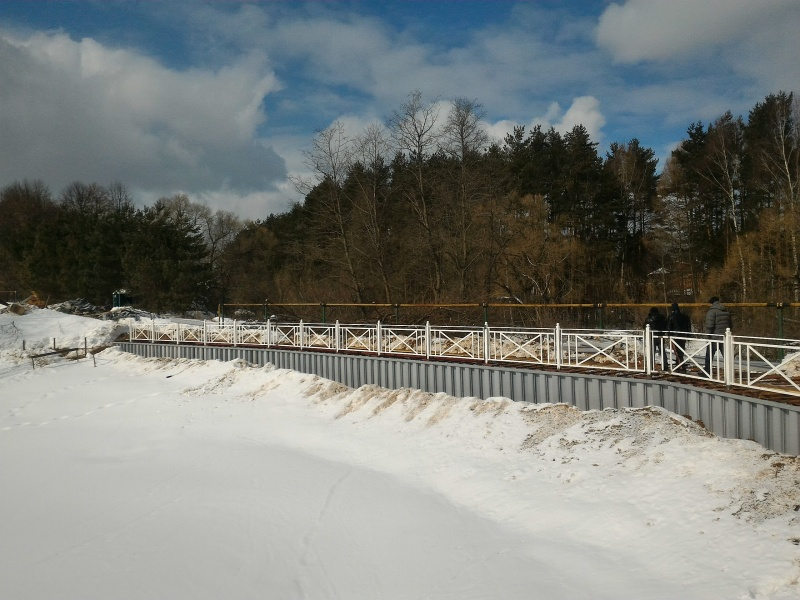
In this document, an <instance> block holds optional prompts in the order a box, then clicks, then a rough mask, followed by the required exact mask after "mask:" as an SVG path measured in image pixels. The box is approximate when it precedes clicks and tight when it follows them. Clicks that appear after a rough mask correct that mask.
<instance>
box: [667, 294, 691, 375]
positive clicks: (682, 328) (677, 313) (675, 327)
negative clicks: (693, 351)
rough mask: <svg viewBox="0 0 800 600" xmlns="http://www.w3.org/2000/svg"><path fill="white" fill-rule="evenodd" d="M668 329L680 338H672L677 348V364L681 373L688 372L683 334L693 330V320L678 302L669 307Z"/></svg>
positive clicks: (674, 346) (673, 344)
mask: <svg viewBox="0 0 800 600" xmlns="http://www.w3.org/2000/svg"><path fill="white" fill-rule="evenodd" d="M667 331H669V333H670V334H676V335H677V336H679V338H678V339H674V340H672V348H673V349H674V350H675V365H676V366H677V370H678V371H679V372H681V373H685V372H686V364H685V363H684V362H683V361H684V360H685V359H686V338H685V337H682V336H683V334H685V333H688V332H691V331H692V320H691V319H690V318H689V315H687V314H686V313H685V312H681V309H680V307H679V306H678V303H677V302H673V303H672V306H670V307H669V317H668V318H667Z"/></svg>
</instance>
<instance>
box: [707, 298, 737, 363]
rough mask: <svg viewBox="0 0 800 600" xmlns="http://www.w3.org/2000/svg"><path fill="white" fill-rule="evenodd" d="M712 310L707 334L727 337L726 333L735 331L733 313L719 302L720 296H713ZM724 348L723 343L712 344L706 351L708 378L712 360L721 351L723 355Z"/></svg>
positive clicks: (709, 314) (709, 313) (710, 302)
mask: <svg viewBox="0 0 800 600" xmlns="http://www.w3.org/2000/svg"><path fill="white" fill-rule="evenodd" d="M708 303H709V304H710V305H711V308H709V309H708V312H707V313H706V322H705V326H706V333H707V334H709V335H712V336H722V335H725V331H727V330H728V329H733V323H732V321H731V313H729V312H728V311H727V310H726V309H725V305H724V304H722V302H720V301H719V296H713V297H712V298H711V300H709V301H708ZM723 349H724V346H723V344H722V342H711V343H710V344H709V345H708V350H706V361H705V370H706V373H707V374H708V376H709V377H710V376H711V359H712V358H714V355H715V354H716V353H717V352H718V351H719V353H720V355H723Z"/></svg>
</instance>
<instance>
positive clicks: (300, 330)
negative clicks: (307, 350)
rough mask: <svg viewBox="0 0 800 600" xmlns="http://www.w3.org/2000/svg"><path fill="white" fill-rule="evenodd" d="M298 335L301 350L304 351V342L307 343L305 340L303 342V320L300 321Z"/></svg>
mask: <svg viewBox="0 0 800 600" xmlns="http://www.w3.org/2000/svg"><path fill="white" fill-rule="evenodd" d="M297 333H298V335H299V336H300V350H302V349H303V347H304V346H303V342H304V341H305V340H303V320H302V319H301V320H300V327H299V329H298V330H297Z"/></svg>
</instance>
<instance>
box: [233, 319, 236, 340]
mask: <svg viewBox="0 0 800 600" xmlns="http://www.w3.org/2000/svg"><path fill="white" fill-rule="evenodd" d="M233 345H234V347H235V346H236V319H234V320H233Z"/></svg>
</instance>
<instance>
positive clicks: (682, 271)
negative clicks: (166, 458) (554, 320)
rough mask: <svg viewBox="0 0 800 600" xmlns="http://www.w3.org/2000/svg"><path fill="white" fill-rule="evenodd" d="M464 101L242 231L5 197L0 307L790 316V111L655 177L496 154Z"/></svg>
mask: <svg viewBox="0 0 800 600" xmlns="http://www.w3.org/2000/svg"><path fill="white" fill-rule="evenodd" d="M483 116H484V115H483V110H482V107H481V105H480V104H479V103H478V102H477V101H476V100H469V99H465V98H458V99H455V100H453V101H452V102H450V103H449V104H448V105H447V107H446V109H444V108H441V105H440V104H438V103H435V102H431V103H426V102H424V101H423V99H422V96H421V95H420V93H419V92H413V93H411V94H409V96H408V98H407V100H406V101H405V102H404V103H403V104H402V105H401V106H399V107H398V108H397V109H396V110H395V111H394V112H393V113H392V114H391V115H389V116H388V117H387V118H386V120H385V122H384V123H375V124H372V125H370V126H368V127H367V128H366V129H365V130H364V131H363V132H360V133H359V134H357V135H353V134H352V133H351V132H348V131H347V130H346V128H345V127H344V125H343V124H342V123H340V122H335V123H333V124H332V125H331V126H330V127H328V128H327V129H325V130H323V131H320V132H318V133H317V135H316V136H315V137H314V139H313V140H311V143H310V145H309V150H308V151H307V152H306V153H305V158H306V165H307V167H308V169H309V172H310V173H312V174H313V177H311V178H309V179H307V180H301V179H297V180H296V181H294V183H295V185H296V187H297V189H298V190H300V191H301V192H302V195H303V197H304V201H303V202H302V203H297V204H295V205H294V206H292V207H291V209H290V210H288V211H286V212H284V213H281V214H270V215H265V217H264V219H262V220H257V221H247V222H242V221H241V220H240V219H239V218H238V217H237V216H236V215H234V214H232V213H230V212H227V211H224V210H212V209H210V208H209V207H207V206H205V205H201V204H197V203H194V202H192V201H191V200H190V199H189V197H188V196H186V195H184V194H176V195H174V196H172V197H167V198H162V199H161V200H159V201H158V202H156V203H155V204H153V205H152V206H145V207H136V205H135V203H134V199H133V197H132V195H131V194H130V193H129V192H128V191H127V190H126V189H125V187H124V185H122V184H121V183H112V184H111V185H100V184H97V183H88V184H87V183H81V182H74V183H72V184H70V185H69V186H67V187H66V188H65V189H64V190H62V191H61V192H60V193H59V194H58V195H57V196H54V195H53V193H52V192H51V191H50V190H49V189H48V188H47V187H46V185H45V184H43V183H42V182H41V181H30V180H24V181H17V182H14V183H12V184H10V185H8V186H6V187H5V188H4V189H2V191H0V265H2V270H0V290H23V291H24V292H23V293H28V291H36V292H37V293H38V294H39V296H40V297H42V298H47V299H49V301H50V302H54V301H58V300H64V299H70V298H78V297H80V298H85V299H87V300H89V301H91V302H94V303H96V304H109V303H110V302H111V297H112V293H113V292H114V291H115V290H117V289H120V288H126V289H128V290H131V292H132V293H133V295H134V297H135V299H136V303H137V304H139V305H141V306H144V307H147V308H148V309H150V310H156V311H161V310H181V311H184V310H191V309H210V310H212V311H214V310H215V309H216V307H217V306H218V305H219V304H221V303H262V302H264V301H265V299H268V300H269V302H270V303H275V304H280V303H290V302H309V303H323V302H328V303H335V302H353V303H371V302H375V303H448V302H449V303H454V302H455V303H483V302H504V303H509V304H528V303H545V304H550V303H604V302H631V303H651V302H652V303H656V302H658V303H668V302H672V301H680V302H687V303H690V302H696V301H705V300H707V297H708V296H711V295H719V296H721V297H722V298H723V300H724V301H727V302H798V301H800V240H799V239H798V234H800V103H798V100H797V99H796V98H795V96H794V94H792V93H786V92H778V93H774V94H770V95H768V96H766V97H765V98H764V100H763V101H761V102H758V103H757V104H755V106H753V107H752V109H751V110H750V111H749V113H748V115H747V116H746V118H743V117H741V116H734V115H733V114H731V113H730V112H726V113H725V114H723V115H721V116H719V117H718V118H717V119H715V120H714V121H713V122H710V123H707V124H703V123H702V122H695V123H692V124H690V125H689V126H688V128H687V131H686V135H685V138H684V139H683V141H682V142H681V143H680V144H679V146H678V147H677V148H676V149H675V150H674V151H673V152H672V153H671V156H670V157H669V158H668V159H667V161H666V164H664V165H663V166H661V168H660V169H659V165H658V164H657V163H658V161H657V159H656V158H655V154H654V152H653V150H652V149H650V148H646V147H643V146H642V145H641V144H640V143H639V141H638V140H637V139H631V140H628V141H624V142H623V141H621V142H614V143H611V144H610V145H609V147H608V149H607V151H606V152H605V155H602V154H601V152H599V151H598V145H597V144H596V143H594V142H592V140H591V139H590V137H589V134H588V132H587V130H586V128H585V127H583V126H582V125H578V126H575V127H574V128H573V129H572V130H570V131H568V132H566V133H564V134H561V133H559V132H557V131H555V130H553V129H548V130H545V129H542V128H541V127H535V128H533V129H532V130H530V131H526V130H525V129H524V128H517V129H515V130H514V131H513V132H512V133H511V134H509V135H508V136H506V138H505V140H504V141H503V142H502V143H490V142H489V139H488V138H487V134H486V133H485V129H484V127H483V123H482V119H483Z"/></svg>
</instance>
